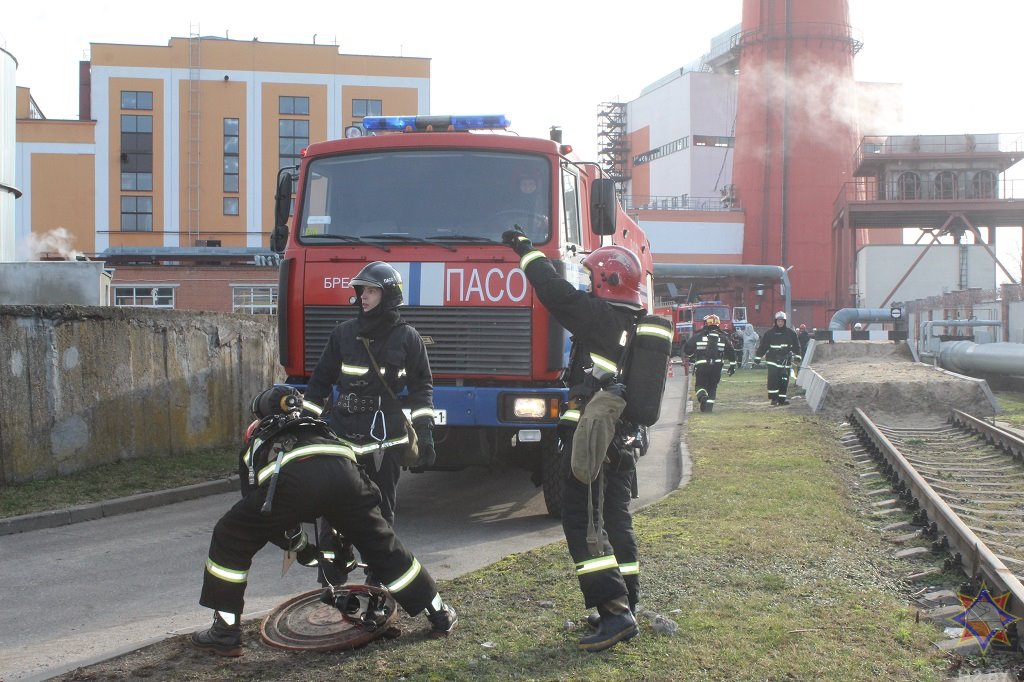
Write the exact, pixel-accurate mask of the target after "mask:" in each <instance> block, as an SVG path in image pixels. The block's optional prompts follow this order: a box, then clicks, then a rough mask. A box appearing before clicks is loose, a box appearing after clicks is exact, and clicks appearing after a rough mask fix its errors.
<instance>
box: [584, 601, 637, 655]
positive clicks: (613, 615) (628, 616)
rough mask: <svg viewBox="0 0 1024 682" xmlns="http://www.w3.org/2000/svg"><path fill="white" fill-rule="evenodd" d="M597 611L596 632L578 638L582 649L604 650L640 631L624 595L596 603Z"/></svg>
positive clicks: (634, 635) (591, 650)
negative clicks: (598, 619)
mask: <svg viewBox="0 0 1024 682" xmlns="http://www.w3.org/2000/svg"><path fill="white" fill-rule="evenodd" d="M597 613H598V616H599V617H600V619H601V622H600V625H599V626H598V628H597V632H595V633H594V634H592V635H587V636H586V637H582V638H580V642H579V645H578V646H579V648H580V649H582V650H583V651H590V652H597V651H604V650H605V649H610V648H611V647H613V646H615V645H616V644H618V643H619V642H622V641H626V640H630V639H632V638H634V637H636V636H637V635H638V634H639V633H640V629H639V628H638V627H637V625H636V618H634V617H633V612H632V611H630V610H629V603H628V601H627V600H626V595H622V596H621V597H617V598H615V599H612V600H611V601H606V602H604V603H603V604H600V605H598V607H597Z"/></svg>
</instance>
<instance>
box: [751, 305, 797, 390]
mask: <svg viewBox="0 0 1024 682" xmlns="http://www.w3.org/2000/svg"><path fill="white" fill-rule="evenodd" d="M801 359H802V356H801V355H800V339H799V338H798V337H797V335H796V332H795V331H793V330H792V329H790V328H789V327H787V326H786V313H784V312H783V311H781V310H780V311H779V312H777V313H775V324H774V325H773V326H772V328H771V329H768V330H767V331H765V333H764V334H762V335H761V345H759V346H758V347H757V353H756V355H755V357H754V365H755V366H757V365H760V364H761V363H762V362H764V363H766V364H767V365H768V398H769V399H771V401H772V405H789V399H788V398H787V394H786V391H787V389H788V387H789V371H790V368H792V367H795V366H799V364H800V360H801Z"/></svg>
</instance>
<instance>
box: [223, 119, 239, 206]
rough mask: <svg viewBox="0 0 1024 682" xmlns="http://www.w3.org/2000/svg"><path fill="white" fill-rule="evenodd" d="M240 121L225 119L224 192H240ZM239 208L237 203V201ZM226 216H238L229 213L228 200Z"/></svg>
mask: <svg viewBox="0 0 1024 682" xmlns="http://www.w3.org/2000/svg"><path fill="white" fill-rule="evenodd" d="M238 168H239V158H238V119H237V118H226V119H224V191H225V192H237V191H238ZM236 206H237V201H236ZM225 215H238V214H237V213H227V200H225Z"/></svg>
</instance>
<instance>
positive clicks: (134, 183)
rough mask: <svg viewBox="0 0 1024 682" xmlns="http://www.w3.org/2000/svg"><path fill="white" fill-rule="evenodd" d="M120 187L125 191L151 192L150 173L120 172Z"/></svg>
mask: <svg viewBox="0 0 1024 682" xmlns="http://www.w3.org/2000/svg"><path fill="white" fill-rule="evenodd" d="M121 189H122V190H124V191H125V192H152V191H153V174H152V173H121Z"/></svg>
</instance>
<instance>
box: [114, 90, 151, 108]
mask: <svg viewBox="0 0 1024 682" xmlns="http://www.w3.org/2000/svg"><path fill="white" fill-rule="evenodd" d="M121 108H122V109H141V110H144V111H152V110H153V93H152V92H145V91H142V92H140V91H137V90H122V91H121Z"/></svg>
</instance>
